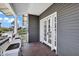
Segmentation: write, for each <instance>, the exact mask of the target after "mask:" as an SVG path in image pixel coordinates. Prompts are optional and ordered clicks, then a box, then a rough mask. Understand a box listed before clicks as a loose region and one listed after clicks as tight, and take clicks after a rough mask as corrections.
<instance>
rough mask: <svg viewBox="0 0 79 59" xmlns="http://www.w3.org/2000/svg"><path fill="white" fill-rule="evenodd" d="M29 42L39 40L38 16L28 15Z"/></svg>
mask: <svg viewBox="0 0 79 59" xmlns="http://www.w3.org/2000/svg"><path fill="white" fill-rule="evenodd" d="M28 27H29V29H28V30H29V42H38V41H39V17H38V16H35V15H29V26H28Z"/></svg>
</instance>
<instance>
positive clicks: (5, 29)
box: [0, 28, 13, 33]
mask: <svg viewBox="0 0 79 59" xmlns="http://www.w3.org/2000/svg"><path fill="white" fill-rule="evenodd" d="M12 30H13V29H11V28H0V33H5V32H7V31H12Z"/></svg>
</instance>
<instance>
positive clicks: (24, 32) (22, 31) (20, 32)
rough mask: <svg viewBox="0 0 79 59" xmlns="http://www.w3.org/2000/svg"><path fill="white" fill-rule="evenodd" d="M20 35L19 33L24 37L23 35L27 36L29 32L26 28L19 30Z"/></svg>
mask: <svg viewBox="0 0 79 59" xmlns="http://www.w3.org/2000/svg"><path fill="white" fill-rule="evenodd" d="M18 33H19V34H20V35H22V34H27V30H26V29H25V28H21V29H19V30H18Z"/></svg>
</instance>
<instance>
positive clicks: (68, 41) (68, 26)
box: [39, 3, 79, 55]
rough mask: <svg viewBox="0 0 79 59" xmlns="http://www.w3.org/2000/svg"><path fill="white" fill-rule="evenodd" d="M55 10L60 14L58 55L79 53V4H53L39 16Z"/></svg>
mask: <svg viewBox="0 0 79 59" xmlns="http://www.w3.org/2000/svg"><path fill="white" fill-rule="evenodd" d="M55 11H57V14H58V15H57V18H58V19H57V26H58V29H57V32H58V33H57V37H58V39H57V40H58V42H57V44H58V55H79V4H71V3H70V4H64V3H60V4H59V3H56V4H53V5H52V6H50V7H49V8H48V9H47V10H46V11H44V12H43V13H42V14H41V15H40V16H39V19H42V18H44V17H46V16H48V15H50V14H52V13H53V12H55Z"/></svg>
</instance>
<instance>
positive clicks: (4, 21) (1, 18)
mask: <svg viewBox="0 0 79 59" xmlns="http://www.w3.org/2000/svg"><path fill="white" fill-rule="evenodd" d="M14 18H15V17H14V16H6V15H5V14H3V13H2V12H0V23H1V27H7V28H9V27H11V26H12V25H11V23H12V22H13V21H14ZM18 24H19V26H20V27H22V16H18Z"/></svg>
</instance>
